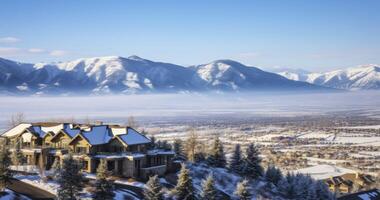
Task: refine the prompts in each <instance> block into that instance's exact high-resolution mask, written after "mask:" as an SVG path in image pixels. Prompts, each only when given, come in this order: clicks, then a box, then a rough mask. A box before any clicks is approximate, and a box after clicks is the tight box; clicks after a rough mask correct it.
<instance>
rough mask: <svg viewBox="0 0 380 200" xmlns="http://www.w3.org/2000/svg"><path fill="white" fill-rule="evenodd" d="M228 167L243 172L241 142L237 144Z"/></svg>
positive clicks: (236, 171) (233, 170)
mask: <svg viewBox="0 0 380 200" xmlns="http://www.w3.org/2000/svg"><path fill="white" fill-rule="evenodd" d="M228 168H229V169H230V170H231V171H232V172H235V173H237V174H240V173H241V169H242V157H241V149H240V144H236V145H235V148H234V152H233V154H232V156H231V158H230V161H229V165H228Z"/></svg>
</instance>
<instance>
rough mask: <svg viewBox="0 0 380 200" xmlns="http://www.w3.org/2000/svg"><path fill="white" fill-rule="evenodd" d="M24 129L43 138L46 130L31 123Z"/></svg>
mask: <svg viewBox="0 0 380 200" xmlns="http://www.w3.org/2000/svg"><path fill="white" fill-rule="evenodd" d="M26 130H28V131H29V132H30V133H32V134H35V135H37V136H39V137H40V138H43V137H44V136H45V134H46V132H45V131H43V130H42V129H41V126H34V125H33V126H31V127H29V128H26Z"/></svg>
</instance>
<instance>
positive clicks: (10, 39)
mask: <svg viewBox="0 0 380 200" xmlns="http://www.w3.org/2000/svg"><path fill="white" fill-rule="evenodd" d="M20 41H21V40H20V39H19V38H16V37H2V38H0V43H16V42H20Z"/></svg>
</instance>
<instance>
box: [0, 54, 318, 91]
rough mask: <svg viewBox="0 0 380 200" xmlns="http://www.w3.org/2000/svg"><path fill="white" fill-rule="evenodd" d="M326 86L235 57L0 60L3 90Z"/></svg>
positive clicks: (204, 89)
mask: <svg viewBox="0 0 380 200" xmlns="http://www.w3.org/2000/svg"><path fill="white" fill-rule="evenodd" d="M261 89H270V90H283V89H287V90H295V89H297V90H300V89H303V90H308V89H322V88H320V87H318V86H314V85H311V84H308V83H304V82H297V81H292V80H288V79H286V78H283V77H282V76H279V75H277V74H275V73H269V72H265V71H262V70H260V69H258V68H255V67H248V66H245V65H243V64H241V63H238V62H235V61H232V60H218V61H214V62H211V63H209V64H204V65H199V66H193V67H183V66H179V65H175V64H170V63H162V62H154V61H150V60H146V59H143V58H140V57H137V56H131V57H128V58H123V57H118V56H109V57H94V58H86V59H78V60H74V61H69V62H59V63H36V64H22V63H17V62H14V61H10V60H5V59H0V92H1V93H2V94H8V93H16V94H37V95H42V94H75V93H80V94H104V93H116V94H120V93H122V94H123V93H124V94H125V93H126V94H128V93H136V92H192V91H214V90H217V91H241V90H261Z"/></svg>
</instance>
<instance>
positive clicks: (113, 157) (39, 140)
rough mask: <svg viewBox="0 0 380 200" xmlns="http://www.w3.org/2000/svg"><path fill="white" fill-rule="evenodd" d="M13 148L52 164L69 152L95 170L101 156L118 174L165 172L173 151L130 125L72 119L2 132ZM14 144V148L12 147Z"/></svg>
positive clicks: (29, 159)
mask: <svg viewBox="0 0 380 200" xmlns="http://www.w3.org/2000/svg"><path fill="white" fill-rule="evenodd" d="M1 136H2V137H4V138H6V141H7V144H8V145H9V146H10V147H11V151H12V150H13V149H14V148H15V147H16V146H18V147H20V149H21V152H22V153H23V154H24V156H25V157H26V160H27V164H28V165H38V166H44V167H46V169H49V168H51V166H52V165H53V163H55V162H60V163H61V164H62V160H63V159H64V157H65V156H67V155H68V154H69V153H71V154H72V155H73V157H74V158H75V159H78V160H80V161H81V163H83V169H82V170H83V171H84V172H88V173H95V172H96V169H97V167H98V165H99V163H100V160H101V159H104V160H106V161H107V167H108V170H109V171H111V172H112V173H113V175H115V176H121V177H133V178H147V177H148V176H149V175H152V174H158V175H162V174H164V173H166V172H167V171H168V170H170V169H171V167H172V158H173V156H174V152H173V151H170V150H162V149H155V148H154V147H152V145H151V140H150V139H149V138H148V137H146V136H145V135H143V134H141V133H139V132H138V131H136V130H135V129H133V128H131V127H122V126H118V125H103V124H99V125H86V124H72V123H22V124H19V125H17V126H15V127H14V128H12V129H10V130H8V131H6V132H5V133H3V134H2V135H1ZM12 148H13V149H12Z"/></svg>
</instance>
